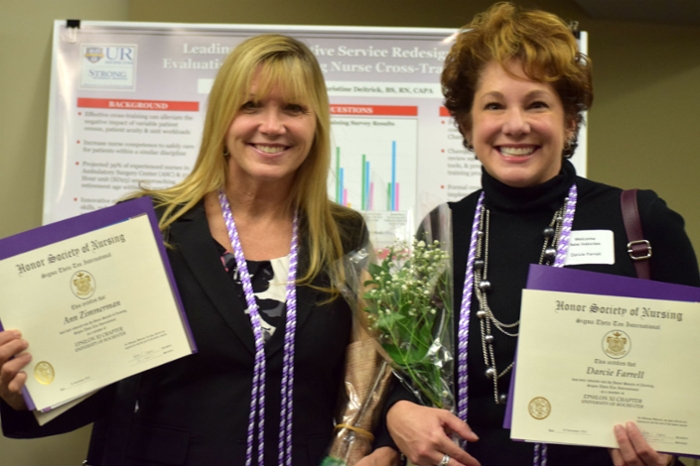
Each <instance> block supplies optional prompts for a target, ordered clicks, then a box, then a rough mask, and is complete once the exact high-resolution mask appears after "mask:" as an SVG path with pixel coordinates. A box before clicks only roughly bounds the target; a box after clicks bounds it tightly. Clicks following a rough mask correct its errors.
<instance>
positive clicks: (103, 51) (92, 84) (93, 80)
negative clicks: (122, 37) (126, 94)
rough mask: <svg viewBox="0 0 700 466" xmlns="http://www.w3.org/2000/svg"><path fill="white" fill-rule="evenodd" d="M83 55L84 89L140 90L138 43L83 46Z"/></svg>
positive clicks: (81, 72) (81, 73) (81, 77)
mask: <svg viewBox="0 0 700 466" xmlns="http://www.w3.org/2000/svg"><path fill="white" fill-rule="evenodd" d="M80 55H81V61H80V68H81V70H80V88H81V89H100V90H104V89H108V90H121V91H133V90H135V89H136V45H135V44H131V45H129V44H83V46H82V49H81V54H80Z"/></svg>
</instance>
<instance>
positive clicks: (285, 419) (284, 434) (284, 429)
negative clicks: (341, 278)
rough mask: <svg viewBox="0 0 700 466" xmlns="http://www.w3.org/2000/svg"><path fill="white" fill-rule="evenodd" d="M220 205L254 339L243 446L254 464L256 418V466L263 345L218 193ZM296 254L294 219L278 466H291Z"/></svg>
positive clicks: (234, 233) (261, 427) (237, 244)
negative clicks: (253, 362)
mask: <svg viewBox="0 0 700 466" xmlns="http://www.w3.org/2000/svg"><path fill="white" fill-rule="evenodd" d="M219 204H220V205H221V211H222V213H223V216H224V223H225V224H226V230H227V231H228V236H229V239H230V240H231V246H233V255H234V257H235V259H236V268H237V269H238V275H239V277H240V279H241V284H242V285H243V292H244V294H245V299H246V303H247V304H248V315H249V316H250V322H251V324H252V327H253V335H254V337H255V366H254V369H253V388H252V390H251V400H250V415H249V416H248V421H249V422H248V437H247V443H246V463H245V464H246V466H251V465H252V461H253V444H254V443H255V442H254V439H255V418H256V417H257V418H258V464H259V465H261V464H264V456H265V341H264V339H263V333H262V327H261V324H260V314H259V312H258V303H257V302H256V301H255V295H254V294H253V284H252V283H251V281H250V274H249V273H248V265H247V263H246V260H245V256H244V255H243V248H242V247H241V241H240V239H239V238H238V230H236V224H235V222H234V221H233V214H232V213H231V206H230V205H229V202H228V199H227V197H226V194H225V193H224V192H223V191H219ZM298 252H299V219H298V216H297V215H296V214H295V215H294V222H293V224H292V245H291V249H290V251H289V275H288V278H287V291H286V300H287V320H286V323H285V332H284V361H283V369H282V386H281V396H282V402H281V407H280V432H279V456H278V460H279V464H280V465H288V466H291V464H292V412H293V398H292V393H293V386H294V337H295V333H296V327H297V293H296V283H295V282H296V275H297V263H298V262H297V256H298Z"/></svg>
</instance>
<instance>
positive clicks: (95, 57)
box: [85, 47, 105, 63]
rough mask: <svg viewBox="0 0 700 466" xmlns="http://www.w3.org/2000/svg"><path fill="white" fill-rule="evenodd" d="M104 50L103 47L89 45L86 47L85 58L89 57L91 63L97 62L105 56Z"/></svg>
mask: <svg viewBox="0 0 700 466" xmlns="http://www.w3.org/2000/svg"><path fill="white" fill-rule="evenodd" d="M104 56H105V54H104V50H103V49H102V47H87V48H86V49H85V58H87V59H88V61H89V62H90V63H97V62H98V61H100V60H102V59H103V58H104Z"/></svg>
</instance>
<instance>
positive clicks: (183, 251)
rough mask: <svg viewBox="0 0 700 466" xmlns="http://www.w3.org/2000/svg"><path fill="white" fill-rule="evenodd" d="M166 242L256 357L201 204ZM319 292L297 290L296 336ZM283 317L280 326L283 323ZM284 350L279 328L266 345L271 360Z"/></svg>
mask: <svg viewBox="0 0 700 466" xmlns="http://www.w3.org/2000/svg"><path fill="white" fill-rule="evenodd" d="M169 240H170V242H171V244H172V245H173V246H174V247H175V251H171V254H180V255H181V256H182V257H183V259H184V260H185V262H186V263H187V265H188V266H189V267H190V269H191V270H192V274H193V275H194V276H195V277H196V279H197V282H198V283H199V286H201V288H202V289H203V290H204V291H205V293H206V294H207V296H208V297H209V299H210V300H211V302H212V303H213V304H214V307H215V308H216V310H217V311H218V312H219V313H220V314H221V317H222V318H223V319H224V321H225V322H226V323H227V325H228V326H229V327H230V328H231V330H232V331H233V332H234V333H235V334H236V336H237V337H238V338H239V339H240V340H241V341H243V343H244V344H245V346H246V348H247V349H248V351H250V354H251V356H254V355H255V339H254V335H253V328H252V325H251V323H250V319H249V317H248V315H247V314H246V313H245V312H244V311H245V305H244V303H243V302H242V301H241V300H240V299H239V297H238V295H237V294H236V292H235V289H234V287H233V285H232V284H231V279H230V278H229V276H228V275H227V274H226V271H225V270H224V268H223V267H222V265H221V259H220V257H219V253H218V251H217V249H216V245H215V244H214V241H213V239H212V237H211V234H210V233H209V225H208V224H207V219H206V214H205V212H204V204H203V203H202V202H200V203H199V204H197V206H195V207H194V208H193V209H192V210H190V211H188V212H186V213H185V214H184V215H183V216H182V217H180V218H179V219H178V220H177V221H175V222H174V223H173V224H172V225H171V226H170V234H169ZM306 254H307V252H306V250H305V247H304V244H303V242H302V244H300V245H299V261H300V263H301V262H302V258H304V257H306ZM318 294H319V292H318V291H317V290H315V289H313V288H311V287H308V286H298V287H297V332H299V330H300V329H301V328H302V326H303V325H304V324H305V323H306V322H307V320H308V318H309V316H310V315H311V311H312V310H313V308H314V307H315V306H316V301H317V299H318V298H319V297H318ZM284 321H285V319H284V316H283V319H282V322H284ZM283 347H284V328H278V329H277V330H276V331H275V333H274V334H273V335H272V337H271V338H270V340H269V341H268V342H267V343H266V345H265V354H266V356H267V358H270V357H271V356H273V355H274V354H275V353H277V352H279V351H280V350H282V349H283Z"/></svg>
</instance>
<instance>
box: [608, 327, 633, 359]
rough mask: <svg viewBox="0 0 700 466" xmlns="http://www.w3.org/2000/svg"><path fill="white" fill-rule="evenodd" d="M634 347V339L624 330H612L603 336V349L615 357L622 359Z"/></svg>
mask: <svg viewBox="0 0 700 466" xmlns="http://www.w3.org/2000/svg"><path fill="white" fill-rule="evenodd" d="M631 349H632V340H631V339H630V337H629V335H627V334H626V333H625V332H623V331H622V330H612V331H610V332H608V333H606V334H605V337H603V351H604V352H605V354H607V355H608V356H609V357H611V358H613V359H622V358H624V357H625V356H627V354H628V353H629V352H630V350H631Z"/></svg>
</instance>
